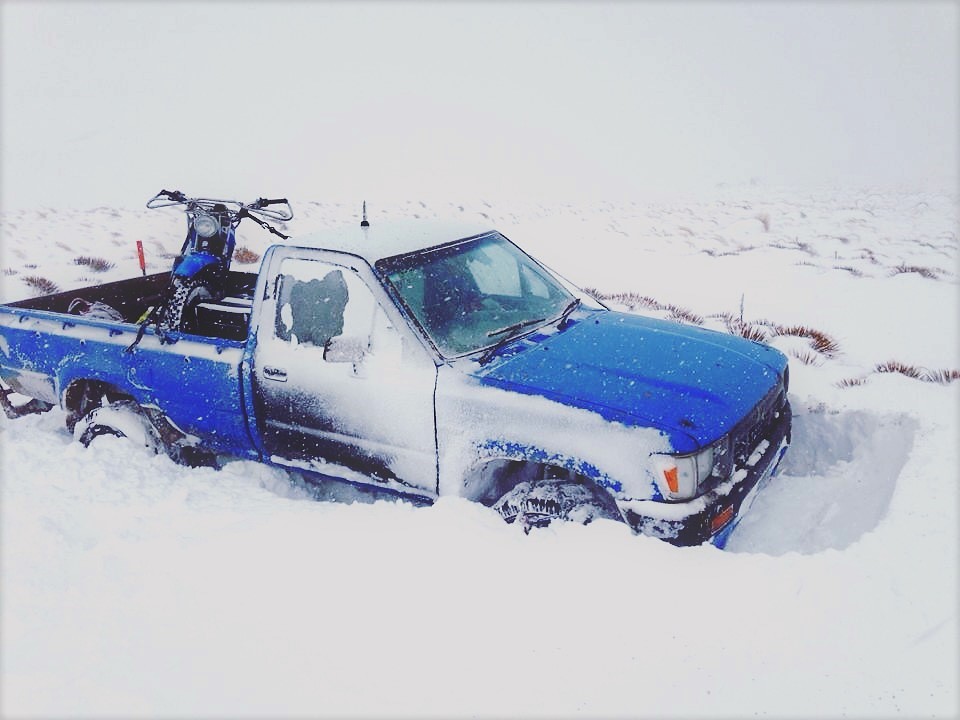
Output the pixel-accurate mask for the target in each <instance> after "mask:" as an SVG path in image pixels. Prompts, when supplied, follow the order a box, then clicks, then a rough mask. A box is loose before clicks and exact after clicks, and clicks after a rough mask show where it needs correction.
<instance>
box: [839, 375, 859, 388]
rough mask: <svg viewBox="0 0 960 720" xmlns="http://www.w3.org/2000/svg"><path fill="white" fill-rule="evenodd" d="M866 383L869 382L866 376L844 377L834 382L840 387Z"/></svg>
mask: <svg viewBox="0 0 960 720" xmlns="http://www.w3.org/2000/svg"><path fill="white" fill-rule="evenodd" d="M866 384H867V379H866V378H865V377H850V378H844V379H843V380H840V381H838V382H836V383H834V385H836V386H837V387H838V388H850V387H857V386H858V385H866Z"/></svg>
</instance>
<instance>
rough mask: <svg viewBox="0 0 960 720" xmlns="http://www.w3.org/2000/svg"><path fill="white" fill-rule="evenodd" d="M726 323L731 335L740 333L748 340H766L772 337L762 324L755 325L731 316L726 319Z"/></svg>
mask: <svg viewBox="0 0 960 720" xmlns="http://www.w3.org/2000/svg"><path fill="white" fill-rule="evenodd" d="M725 324H726V326H727V330H728V331H729V332H730V334H731V335H739V336H740V337H743V338H746V339H747V340H753V341H754V342H766V341H767V340H768V339H769V337H770V334H769V333H768V332H767V330H766V329H765V328H764V327H762V326H761V325H754V324H753V323H749V322H746V321H744V320H740V319H738V318H730V319H729V320H726V321H725Z"/></svg>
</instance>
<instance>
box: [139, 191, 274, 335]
mask: <svg viewBox="0 0 960 720" xmlns="http://www.w3.org/2000/svg"><path fill="white" fill-rule="evenodd" d="M177 205H180V206H183V207H184V212H185V213H186V215H187V237H186V239H185V240H184V242H183V247H182V248H180V254H179V255H177V257H176V259H175V260H174V261H173V270H172V272H171V274H170V285H169V287H168V288H167V291H166V294H165V297H164V300H163V302H162V303H160V304H159V305H158V306H157V307H156V308H155V310H154V311H153V312H152V313H151V316H150V317H148V318H147V319H145V320H144V323H143V324H144V327H145V326H146V325H147V324H149V323H150V322H155V323H156V326H157V334H158V335H159V336H160V339H161V341H163V340H165V339H166V338H167V336H168V334H169V333H170V332H172V331H178V332H179V331H188V330H189V323H190V317H191V316H190V310H191V308H193V307H195V306H196V305H197V304H198V303H201V302H208V301H216V300H219V299H220V298H221V297H222V296H223V294H224V292H225V290H224V280H225V279H226V276H227V272H228V270H229V269H230V261H231V259H232V258H233V251H234V248H235V246H236V230H237V226H238V225H239V224H240V222H241V221H242V220H243V219H244V218H250V219H251V220H253V221H254V222H256V223H257V224H258V225H260V226H261V227H263V228H264V229H266V230H268V231H269V232H271V233H273V234H275V235H278V236H279V237H281V238H284V239H287V238H288V236H287V235H284V234H283V233H282V232H280V231H279V230H277V229H276V228H274V227H272V226H270V225H269V224H268V223H267V222H265V220H267V219H269V220H276V221H281V222H285V221H287V220H291V219H292V218H293V209H292V208H291V207H290V203H289V201H287V199H286V198H279V199H274V200H268V199H266V198H259V199H257V200H256V201H254V202H252V203H242V202H239V201H237V200H217V199H214V198H191V197H187V196H186V195H184V194H183V193H182V192H180V191H179V190H161V191H160V192H158V193H157V194H156V195H154V196H153V197H152V198H150V200H148V201H147V207H148V208H151V209H156V208H164V207H173V206H177ZM271 205H277V206H279V207H277V208H270V207H269V206H271ZM138 339H139V338H138Z"/></svg>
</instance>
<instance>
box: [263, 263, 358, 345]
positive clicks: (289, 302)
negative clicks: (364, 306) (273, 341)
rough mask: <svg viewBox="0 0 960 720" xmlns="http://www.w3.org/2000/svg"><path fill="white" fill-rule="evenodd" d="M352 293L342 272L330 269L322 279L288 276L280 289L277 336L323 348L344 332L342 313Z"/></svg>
mask: <svg viewBox="0 0 960 720" xmlns="http://www.w3.org/2000/svg"><path fill="white" fill-rule="evenodd" d="M348 299H349V293H348V291H347V283H346V282H345V281H344V279H343V271H342V270H331V271H330V272H328V273H327V274H326V275H324V276H323V278H321V279H319V280H316V279H314V280H307V281H304V280H300V279H298V278H295V277H290V276H285V277H284V278H283V281H282V283H281V286H280V303H279V312H278V313H277V322H276V330H277V337H279V338H281V339H283V340H291V339H292V338H293V337H296V339H297V342H298V343H303V344H309V345H315V346H317V347H321V348H322V347H324V346H325V345H326V344H327V343H328V342H329V341H330V338H332V337H336V336H337V335H340V334H341V333H342V332H343V314H344V310H345V309H346V307H347V300H348Z"/></svg>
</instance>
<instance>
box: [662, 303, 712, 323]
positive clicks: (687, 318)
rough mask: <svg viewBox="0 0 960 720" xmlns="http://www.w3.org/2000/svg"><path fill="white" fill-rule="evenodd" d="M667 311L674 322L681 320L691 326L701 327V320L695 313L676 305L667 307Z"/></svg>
mask: <svg viewBox="0 0 960 720" xmlns="http://www.w3.org/2000/svg"><path fill="white" fill-rule="evenodd" d="M667 310H669V311H670V317H671V318H673V319H674V320H682V321H683V322H687V323H690V324H691V325H703V318H702V317H700V316H699V315H697V314H696V313H695V312H690V311H689V310H687V309H686V308H682V307H679V306H677V305H667Z"/></svg>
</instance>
